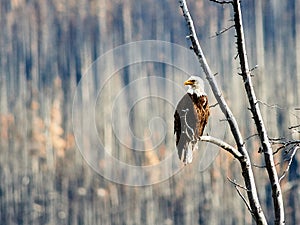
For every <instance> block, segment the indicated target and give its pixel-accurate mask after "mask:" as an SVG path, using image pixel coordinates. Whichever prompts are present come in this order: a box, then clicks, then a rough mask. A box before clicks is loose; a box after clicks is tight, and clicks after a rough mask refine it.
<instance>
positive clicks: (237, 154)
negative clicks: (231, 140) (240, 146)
mask: <svg viewBox="0 0 300 225" xmlns="http://www.w3.org/2000/svg"><path fill="white" fill-rule="evenodd" d="M199 139H200V141H205V142H210V143H212V144H215V145H217V146H219V147H220V148H222V149H224V150H225V151H227V152H229V153H230V154H232V155H233V157H234V158H236V159H240V158H242V157H243V155H242V154H241V153H240V152H239V151H238V150H237V149H235V148H234V147H232V146H231V145H229V144H227V143H226V142H224V141H222V140H220V139H218V138H215V137H211V136H201V137H200V138H199Z"/></svg>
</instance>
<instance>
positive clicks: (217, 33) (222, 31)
mask: <svg viewBox="0 0 300 225" xmlns="http://www.w3.org/2000/svg"><path fill="white" fill-rule="evenodd" d="M231 28H234V24H233V25H231V26H229V27H226V28H224V29H222V30H220V31H217V32H216V33H215V35H213V36H211V37H210V38H215V37H218V36H219V35H221V34H223V33H225V32H226V31H228V30H230V29H231Z"/></svg>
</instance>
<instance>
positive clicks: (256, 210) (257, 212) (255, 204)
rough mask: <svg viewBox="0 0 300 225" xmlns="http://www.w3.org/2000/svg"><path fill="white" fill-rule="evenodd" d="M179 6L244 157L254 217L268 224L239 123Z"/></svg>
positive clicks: (183, 5) (183, 0)
mask: <svg viewBox="0 0 300 225" xmlns="http://www.w3.org/2000/svg"><path fill="white" fill-rule="evenodd" d="M217 2H218V3H221V4H222V3H223V4H224V3H225V2H219V1H217ZM228 3H231V2H228ZM179 4H180V7H181V9H182V12H183V16H184V18H185V20H186V24H187V27H188V30H189V35H188V37H189V39H190V40H191V43H192V49H193V51H194V53H195V54H196V56H197V57H198V60H199V62H200V65H201V67H202V69H203V71H204V73H205V75H206V79H207V80H208V82H209V85H210V87H211V89H212V92H213V94H214V96H215V98H216V100H217V102H218V103H219V105H220V108H221V110H222V112H223V114H224V115H225V117H226V119H227V121H228V123H229V126H230V129H231V132H232V134H233V136H234V139H235V142H236V144H237V149H238V151H239V152H240V153H241V154H242V155H243V157H242V158H240V159H239V162H240V164H241V168H242V175H243V177H244V182H245V185H246V187H247V189H248V190H249V191H248V192H247V195H248V199H249V204H250V208H251V212H252V215H253V217H254V219H255V221H256V222H257V223H258V224H267V221H266V218H265V215H264V213H263V211H262V208H261V205H260V202H259V199H258V195H257V190H256V185H255V180H254V175H253V171H252V166H251V162H250V158H249V155H248V152H247V150H246V148H245V146H244V143H243V138H242V135H241V133H240V130H239V127H238V124H237V121H236V119H235V117H234V116H233V114H232V112H231V110H230V109H229V107H228V105H227V103H226V101H225V99H224V97H223V95H222V93H221V91H220V89H219V87H218V85H217V82H216V80H215V76H214V75H213V73H212V72H211V69H210V67H209V65H208V63H207V61H206V58H205V56H204V54H203V51H202V48H201V46H200V43H199V41H198V37H197V34H196V31H195V27H194V23H193V20H192V18H191V15H190V13H189V10H188V7H187V4H186V0H180V1H179Z"/></svg>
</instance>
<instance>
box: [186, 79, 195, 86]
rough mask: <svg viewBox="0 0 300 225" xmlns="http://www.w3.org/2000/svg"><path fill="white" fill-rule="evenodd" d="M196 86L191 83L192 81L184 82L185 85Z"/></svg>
mask: <svg viewBox="0 0 300 225" xmlns="http://www.w3.org/2000/svg"><path fill="white" fill-rule="evenodd" d="M193 84H194V82H192V81H190V80H186V81H185V82H184V85H193Z"/></svg>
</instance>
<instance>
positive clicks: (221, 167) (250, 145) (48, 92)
mask: <svg viewBox="0 0 300 225" xmlns="http://www.w3.org/2000/svg"><path fill="white" fill-rule="evenodd" d="M188 4H189V6H190V9H191V14H192V15H193V18H194V21H195V26H196V28H197V32H198V35H199V39H200V41H201V44H202V47H203V48H204V49H203V50H204V52H205V54H206V57H207V60H208V63H209V64H210V66H211V68H212V69H213V70H214V71H215V72H216V73H218V75H217V76H216V78H217V80H218V82H219V85H220V86H221V88H222V90H223V93H224V95H225V97H226V99H227V101H228V103H229V105H230V107H231V109H232V111H233V112H234V114H235V115H236V118H237V119H238V122H239V126H240V128H241V130H242V133H243V135H244V137H245V138H246V137H249V138H248V139H246V140H245V141H246V145H247V149H248V150H249V151H250V155H251V158H252V162H253V164H255V165H257V166H256V167H254V173H255V175H256V182H257V189H258V193H259V197H260V200H261V203H262V206H263V210H264V211H265V212H266V215H267V217H268V220H269V221H273V218H272V215H273V210H272V207H273V206H272V199H271V187H270V186H269V184H268V178H267V175H266V171H265V169H264V168H261V166H263V164H264V161H263V160H262V156H261V154H260V153H259V142H258V139H257V137H255V136H252V137H250V136H251V135H254V134H255V133H256V130H255V127H254V126H253V120H252V119H251V116H250V112H249V110H248V109H247V104H248V103H247V101H246V98H245V94H244V91H243V86H242V83H241V82H242V80H241V78H240V76H239V75H238V74H237V71H238V62H237V61H236V59H235V56H236V48H235V39H234V30H233V29H230V30H229V31H227V32H225V33H224V34H222V35H217V36H216V32H219V31H221V30H223V29H224V28H227V27H230V26H231V25H232V23H233V22H232V21H231V19H232V12H231V8H230V7H223V6H220V5H216V4H214V3H212V2H210V1H208V0H193V1H188ZM242 10H243V19H244V29H245V36H246V41H247V43H246V44H247V50H248V57H249V62H250V66H252V67H255V66H256V65H258V68H256V69H255V70H253V72H252V73H253V75H254V77H253V82H254V87H255V89H256V91H257V97H258V98H259V99H260V101H261V102H260V103H259V104H261V109H262V113H263V116H264V119H265V123H266V127H267V129H268V132H269V135H270V137H272V138H279V137H285V138H287V139H298V140H299V136H300V135H299V131H297V129H296V128H295V129H289V128H290V127H291V126H295V125H297V124H299V123H300V119H299V117H300V112H299V110H296V109H297V107H298V108H299V106H300V101H299V98H300V1H299V0H292V1H280V0H267V1H254V0H244V1H242ZM0 17H1V19H0V26H1V32H0V46H1V51H0V137H1V138H0V154H1V155H0V220H1V224H72V225H76V224H166V225H167V224H224V225H225V224H231V225H232V224H253V223H254V222H253V221H252V218H251V215H250V213H249V212H248V210H247V208H246V206H245V204H244V203H243V201H242V199H241V198H240V197H239V196H238V194H237V193H236V190H235V188H234V187H233V186H232V184H231V183H230V182H228V180H227V177H229V178H231V179H235V180H236V181H237V182H240V183H241V184H242V179H241V171H240V167H239V164H238V163H237V162H236V161H235V160H234V159H233V158H232V156H230V155H228V154H227V153H225V152H224V151H221V152H220V154H219V155H218V156H217V158H216V160H215V161H214V163H213V164H212V165H211V166H210V167H209V168H208V169H207V170H205V171H203V172H199V171H198V168H197V161H196V162H195V163H193V164H192V165H191V166H188V167H186V168H185V169H183V170H181V171H180V172H179V173H177V174H175V175H174V176H172V177H171V178H170V179H168V180H166V181H163V182H160V183H157V184H154V185H151V186H145V187H130V186H126V185H120V184H115V183H113V182H110V181H108V180H106V179H104V178H103V177H102V176H100V175H98V174H97V173H96V172H95V171H94V170H93V169H91V168H90V167H89V166H88V164H87V163H86V162H85V160H84V159H83V158H82V156H81V154H80V152H79V151H78V149H77V148H76V143H75V138H74V135H73V130H72V103H73V96H74V93H75V90H76V85H77V84H78V82H79V81H80V79H81V76H82V75H83V74H84V72H85V71H86V70H87V69H88V67H89V66H90V65H91V63H92V62H93V61H94V60H96V59H97V58H98V57H99V56H101V55H102V54H103V53H105V52H106V51H108V50H110V49H112V48H114V47H117V46H119V45H121V44H124V43H128V42H132V41H139V40H144V39H155V40H156V39H157V40H163V41H168V42H173V43H177V44H180V45H182V46H185V47H188V43H189V42H188V40H186V39H185V35H186V31H187V29H186V27H185V22H184V19H183V18H182V15H181V12H180V10H179V6H178V2H177V1H176V0H175V1H171V0H164V1H151V0H142V1H132V0H124V1H121V0H99V1H97V0H80V1H79V0H77V1H76V0H66V1H61V0H48V1H37V0H2V1H1V3H0ZM215 36H216V37H215ZM108 66H109V65H108ZM167 67H168V66H167V65H163V64H154V65H151V66H147V65H146V66H140V67H138V68H139V69H140V70H137V69H134V70H128V71H126V72H124V71H123V72H122V71H120V73H118V74H116V75H115V76H114V78H113V79H114V82H113V85H114V86H113V88H112V89H110V88H107V92H106V93H107V96H106V97H105V98H104V99H103V109H102V110H103V113H105V112H104V111H105V107H109V106H110V104H112V102H113V101H112V98H113V92H114V90H121V89H122V88H123V87H124V86H125V85H127V84H129V83H130V82H131V81H132V80H135V79H137V78H139V77H141V76H149V75H152V74H154V75H158V76H162V77H166V78H168V79H171V80H174V81H175V82H178V83H179V84H180V85H181V84H182V82H183V81H184V80H185V78H186V77H184V76H181V75H180V73H178V74H179V75H176V76H175V75H174V73H173V72H174V71H173V70H170V69H168V68H167ZM132 71H135V73H133V72H132ZM136 71H137V72H136ZM172 71H173V72H172ZM99 82H101V81H99ZM97 85H99V84H95V85H94V86H93V88H95V89H96V88H97ZM140 88H141V89H143V88H145V87H140ZM136 93H138V90H137V92H135V94H136ZM209 98H210V101H211V104H213V103H215V100H214V99H213V95H211V94H209ZM178 100H179V99H178ZM161 105H162V107H161V108H155V109H153V107H152V106H151V103H149V102H148V103H144V105H142V107H140V108H141V110H138V109H137V110H136V111H134V116H135V119H134V120H133V121H134V122H133V124H132V126H133V127H134V128H133V129H135V130H136V132H138V133H140V134H143V133H144V132H147V130H143V127H141V126H140V125H139V121H141V120H143V119H144V116H145V112H146V114H147V112H150V111H151V110H152V111H151V112H153V110H156V112H161V111H164V107H163V104H161ZM120 107H126V99H124V106H120ZM150 109H151V110H150ZM82 110H83V112H82V113H83V114H84V109H82ZM213 110H214V109H212V111H213ZM169 111H170V112H169ZM169 111H166V112H168V113H162V114H161V115H162V116H163V117H164V119H165V120H166V121H167V122H166V124H168V134H167V140H166V141H164V142H162V143H161V145H160V146H159V147H158V149H157V151H152V152H147V151H146V152H145V154H142V153H139V155H138V156H136V157H133V156H132V157H131V156H130V155H127V156H122V157H125V158H126V160H127V162H128V163H130V162H133V163H141V164H144V165H148V164H155V163H158V162H159V160H161V159H162V158H163V157H165V154H170V152H172V151H174V150H175V148H174V146H173V147H172V148H170V147H169V146H172V143H171V142H172V141H174V139H173V137H172V135H173V126H172V123H173V112H172V110H169ZM164 112H165V111H164ZM139 113H140V114H139ZM212 113H213V112H212ZM96 116H98V117H99V120H100V121H101V119H102V120H104V119H105V117H103V116H102V111H101V110H100V111H99V115H96ZM124 118H125V116H124ZM220 123H221V124H222V122H220ZM224 123H225V122H223V125H222V126H220V127H222V129H223V127H224V129H226V126H224ZM103 124H106V123H103ZM99 126H101V125H99ZM99 130H102V131H103V132H102V133H101V135H102V138H104V141H105V142H106V143H110V142H111V143H112V144H111V146H114V144H113V143H114V142H115V141H116V140H115V139H114V138H115V137H114V136H113V135H112V134H111V130H110V129H107V128H105V129H104V128H103V129H102V128H101V127H99ZM224 132H225V131H224ZM86 135H89V134H88V133H87V134H86ZM225 141H227V142H229V143H234V142H233V139H232V137H231V135H230V133H229V132H227V135H225ZM154 144H155V143H151V142H149V141H148V142H145V148H151V146H152V145H154ZM164 144H165V145H164ZM174 145H175V144H174ZM278 147H280V146H274V150H276V148H278ZM113 151H114V154H115V155H122V154H123V155H124V154H126V152H125V153H124V152H118V149H113ZM199 151H201V148H200V150H199ZM120 157H121V156H120ZM287 157H288V154H285V152H281V153H278V154H276V157H275V160H276V163H277V162H279V164H278V165H277V169H278V172H279V173H280V174H281V173H282V172H283V171H284V169H285V168H286V166H287V162H286V161H284V160H285V158H287ZM136 160H138V161H139V162H136ZM299 162H300V153H299V152H298V153H296V155H295V158H294V160H293V163H292V165H291V167H290V170H289V172H288V174H287V176H286V178H285V179H284V180H283V181H282V182H281V185H282V190H283V196H284V204H285V212H286V223H287V224H300V214H299V211H300V186H299V184H300V182H299V181H300V168H299ZM127 176H130V174H127Z"/></svg>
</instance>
